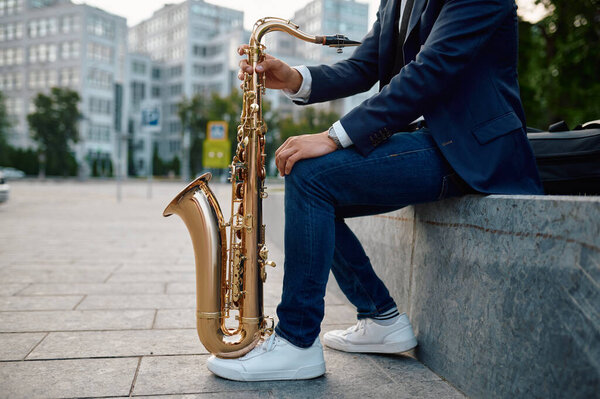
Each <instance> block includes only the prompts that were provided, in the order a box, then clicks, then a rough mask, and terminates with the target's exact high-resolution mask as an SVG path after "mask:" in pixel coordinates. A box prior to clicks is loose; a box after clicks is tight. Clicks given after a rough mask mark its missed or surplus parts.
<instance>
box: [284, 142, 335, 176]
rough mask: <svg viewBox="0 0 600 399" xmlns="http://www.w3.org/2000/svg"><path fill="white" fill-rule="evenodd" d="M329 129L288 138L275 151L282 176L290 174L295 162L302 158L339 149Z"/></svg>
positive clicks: (317, 155)
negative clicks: (330, 135)
mask: <svg viewBox="0 0 600 399" xmlns="http://www.w3.org/2000/svg"><path fill="white" fill-rule="evenodd" d="M327 133H328V132H327V131H324V132H322V133H318V134H304V135H301V136H294V137H290V138H288V139H287V140H286V141H285V143H283V144H282V145H281V147H279V148H278V149H277V151H275V164H276V165H277V169H278V170H279V174H280V175H281V176H285V175H289V174H290V172H291V171H292V168H293V167H294V164H295V163H296V162H298V161H300V160H302V159H308V158H316V157H320V156H323V155H326V154H329V153H330V152H333V151H335V150H337V145H336V144H335V143H334V142H333V140H331V139H330V138H329V137H328V135H327Z"/></svg>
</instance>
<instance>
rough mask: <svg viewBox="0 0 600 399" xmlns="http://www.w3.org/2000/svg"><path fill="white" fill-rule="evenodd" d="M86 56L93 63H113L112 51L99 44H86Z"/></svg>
mask: <svg viewBox="0 0 600 399" xmlns="http://www.w3.org/2000/svg"><path fill="white" fill-rule="evenodd" d="M87 56H88V58H90V59H92V60H94V61H100V62H104V63H107V64H112V62H113V49H112V48H110V47H108V46H105V45H102V44H100V43H93V42H90V43H88V46H87Z"/></svg>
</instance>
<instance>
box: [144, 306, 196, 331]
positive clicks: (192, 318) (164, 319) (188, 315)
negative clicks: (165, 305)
mask: <svg viewBox="0 0 600 399" xmlns="http://www.w3.org/2000/svg"><path fill="white" fill-rule="evenodd" d="M154 328H162V329H164V328H167V329H171V328H196V309H164V310H163V309H159V310H158V311H157V312H156V320H155V322H154Z"/></svg>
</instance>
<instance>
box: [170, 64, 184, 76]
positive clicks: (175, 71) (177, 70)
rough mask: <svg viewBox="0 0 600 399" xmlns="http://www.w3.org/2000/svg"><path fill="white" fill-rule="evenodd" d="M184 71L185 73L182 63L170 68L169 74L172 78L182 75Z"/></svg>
mask: <svg viewBox="0 0 600 399" xmlns="http://www.w3.org/2000/svg"><path fill="white" fill-rule="evenodd" d="M182 73H183V67H182V66H181V65H175V66H173V67H171V68H169V76H170V77H171V78H174V77H177V76H181V74H182Z"/></svg>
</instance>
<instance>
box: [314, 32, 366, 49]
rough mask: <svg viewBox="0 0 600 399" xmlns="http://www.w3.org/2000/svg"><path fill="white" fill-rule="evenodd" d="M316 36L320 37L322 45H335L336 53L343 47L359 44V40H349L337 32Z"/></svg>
mask: <svg viewBox="0 0 600 399" xmlns="http://www.w3.org/2000/svg"><path fill="white" fill-rule="evenodd" d="M318 38H319V39H321V40H320V43H322V44H323V46H329V47H335V48H336V49H337V52H338V53H341V52H342V51H343V48H344V47H351V46H359V45H360V42H355V41H354V40H350V39H348V38H347V37H346V36H344V35H341V34H339V33H338V34H337V35H331V36H318Z"/></svg>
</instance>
